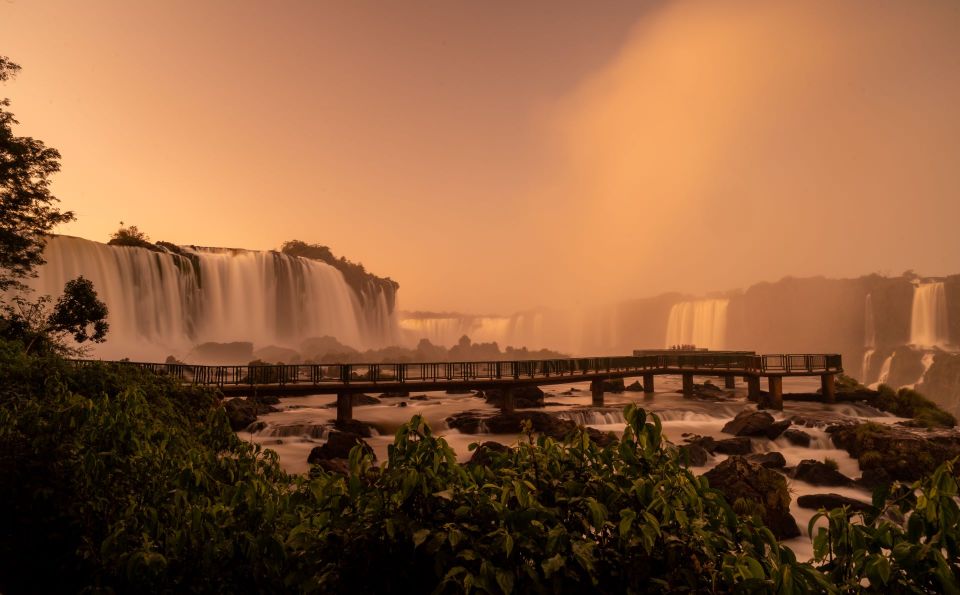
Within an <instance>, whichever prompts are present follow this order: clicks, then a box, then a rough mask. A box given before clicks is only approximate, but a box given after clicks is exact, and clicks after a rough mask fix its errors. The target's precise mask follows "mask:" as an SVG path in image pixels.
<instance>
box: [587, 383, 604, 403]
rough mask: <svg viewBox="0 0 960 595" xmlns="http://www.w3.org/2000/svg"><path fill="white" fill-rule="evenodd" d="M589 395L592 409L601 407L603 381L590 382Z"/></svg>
mask: <svg viewBox="0 0 960 595" xmlns="http://www.w3.org/2000/svg"><path fill="white" fill-rule="evenodd" d="M590 395H591V396H592V397H593V406H594V407H603V380H593V381H591V382H590Z"/></svg>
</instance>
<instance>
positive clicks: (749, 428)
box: [722, 409, 773, 436]
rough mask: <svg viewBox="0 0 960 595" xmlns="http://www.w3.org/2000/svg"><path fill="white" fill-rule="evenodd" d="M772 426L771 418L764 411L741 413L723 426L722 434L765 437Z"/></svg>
mask: <svg viewBox="0 0 960 595" xmlns="http://www.w3.org/2000/svg"><path fill="white" fill-rule="evenodd" d="M772 425H773V416H772V415H770V414H769V413H767V412H766V411H754V410H750V409H748V410H746V411H741V412H740V413H738V414H737V416H736V417H735V418H733V419H732V420H730V421H729V422H727V424H726V425H724V426H723V430H722V431H723V433H725V434H733V435H734V436H766V435H767V430H769V429H770V426H772Z"/></svg>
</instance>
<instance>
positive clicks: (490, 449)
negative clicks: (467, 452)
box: [469, 441, 510, 465]
mask: <svg viewBox="0 0 960 595" xmlns="http://www.w3.org/2000/svg"><path fill="white" fill-rule="evenodd" d="M495 452H501V453H502V452H510V447H509V446H507V445H505V444H500V443H499V442H493V441H487V442H481V443H480V444H479V445H477V450H475V451H473V456H471V457H470V461H469V464H471V465H489V464H490V453H495Z"/></svg>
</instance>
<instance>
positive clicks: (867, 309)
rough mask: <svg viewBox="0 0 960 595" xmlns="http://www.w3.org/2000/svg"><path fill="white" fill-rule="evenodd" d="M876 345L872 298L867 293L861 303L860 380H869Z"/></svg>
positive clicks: (865, 382) (864, 382)
mask: <svg viewBox="0 0 960 595" xmlns="http://www.w3.org/2000/svg"><path fill="white" fill-rule="evenodd" d="M876 346H877V327H876V324H875V323H874V321H873V298H871V297H870V294H869V293H868V294H867V297H866V299H865V300H864V304H863V347H864V348H865V349H866V351H864V352H863V361H862V362H861V364H860V382H862V383H863V384H867V383H868V382H869V378H867V376H869V374H870V363H871V361H872V360H873V353H874V351H875V348H876Z"/></svg>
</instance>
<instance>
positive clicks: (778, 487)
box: [704, 456, 800, 539]
mask: <svg viewBox="0 0 960 595" xmlns="http://www.w3.org/2000/svg"><path fill="white" fill-rule="evenodd" d="M704 477H706V478H707V480H708V481H709V482H710V486H711V487H713V488H716V489H718V490H720V491H721V492H722V493H723V495H724V497H725V498H726V499H727V501H728V502H730V504H731V505H732V506H733V508H734V510H736V511H737V512H738V513H739V514H751V515H753V514H755V515H758V516H759V517H760V518H761V519H763V522H764V523H765V524H766V525H767V527H769V528H770V530H771V531H772V532H773V534H774V535H776V536H777V537H779V538H780V539H789V538H791V537H797V536H798V535H800V528H799V527H797V521H796V520H794V518H793V516H791V515H790V492H789V491H788V490H787V481H786V480H785V479H784V478H783V476H782V475H780V474H779V473H777V472H776V471H771V470H770V469H766V468H764V467H762V466H760V465H758V464H756V463H752V462H750V461H748V460H747V459H746V458H744V457H739V456H733V457H730V458H729V459H727V460H726V461H723V462H722V463H720V464H719V465H717V466H716V467H714V468H713V469H711V470H710V471H708V472H707V473H706V474H704Z"/></svg>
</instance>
